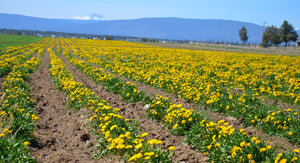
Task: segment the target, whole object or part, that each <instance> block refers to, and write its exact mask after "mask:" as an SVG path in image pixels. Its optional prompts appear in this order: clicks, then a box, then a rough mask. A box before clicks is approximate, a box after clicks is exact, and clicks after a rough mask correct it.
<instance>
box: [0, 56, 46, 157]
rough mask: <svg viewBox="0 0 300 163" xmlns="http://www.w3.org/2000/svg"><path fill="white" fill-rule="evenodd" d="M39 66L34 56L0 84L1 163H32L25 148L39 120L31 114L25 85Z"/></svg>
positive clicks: (31, 139)
mask: <svg viewBox="0 0 300 163" xmlns="http://www.w3.org/2000/svg"><path fill="white" fill-rule="evenodd" d="M39 64H40V59H39V58H38V57H33V58H32V59H31V60H29V61H26V62H25V63H24V64H21V65H15V67H14V68H13V70H12V72H10V73H9V75H8V76H7V78H6V81H5V82H4V83H3V85H2V92H3V94H2V96H1V99H0V104H1V105H0V109H1V111H0V129H1V131H0V160H1V162H35V158H34V157H32V156H30V151H29V147H28V145H30V142H31V141H33V140H34V138H33V137H32V136H31V134H32V133H33V131H34V124H35V123H36V121H37V120H38V119H39V117H38V116H36V115H35V114H33V110H32V108H33V105H34V104H33V101H32V99H31V98H30V95H29V86H28V85H27V84H26V83H25V81H26V80H29V73H32V72H33V71H34V70H35V69H36V68H37V67H38V65H39Z"/></svg>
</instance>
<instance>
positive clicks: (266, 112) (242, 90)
mask: <svg viewBox="0 0 300 163" xmlns="http://www.w3.org/2000/svg"><path fill="white" fill-rule="evenodd" d="M35 54H36V55H35ZM45 54H49V57H50V64H49V70H50V74H49V75H50V76H51V81H52V83H53V85H54V86H55V88H56V89H58V90H59V91H62V92H63V93H64V95H65V98H66V101H67V106H68V107H70V108H74V109H77V110H78V109H82V108H89V110H91V111H92V114H93V115H92V116H91V117H90V123H91V126H92V128H93V129H94V134H96V135H98V144H97V146H98V150H99V152H98V153H96V154H95V156H96V157H97V158H99V157H103V156H105V155H107V154H111V155H116V156H119V157H120V158H121V159H123V160H125V161H128V162H172V160H171V157H172V155H174V153H175V156H176V148H175V147H174V146H169V148H168V149H163V148H162V144H163V143H164V142H163V141H161V140H158V139H151V138H150V139H148V138H147V137H148V133H147V132H143V131H142V130H141V129H139V127H138V121H131V120H129V119H126V118H124V117H123V116H122V112H121V110H122V109H123V108H112V107H111V105H110V103H109V101H106V100H103V99H101V98H100V97H99V96H97V95H96V94H95V92H93V91H92V90H91V89H90V88H88V87H86V86H84V83H80V82H78V81H76V80H75V79H74V76H73V75H72V73H71V72H70V71H68V70H67V69H66V67H65V63H64V62H63V60H62V59H61V58H66V61H67V62H69V63H70V64H71V65H73V66H74V67H76V68H78V69H79V70H80V71H81V72H82V73H83V74H85V75H86V76H87V77H88V78H90V79H91V80H93V81H94V82H95V83H96V84H98V85H102V86H104V87H105V88H106V90H107V91H110V92H112V93H114V94H117V95H120V97H121V98H122V100H123V101H125V102H127V103H137V104H138V105H141V104H142V105H143V107H144V108H145V112H146V116H147V118H149V119H151V120H153V121H155V122H158V124H161V125H162V126H163V127H165V128H166V129H167V130H169V132H170V133H171V134H173V135H178V136H184V137H185V142H186V143H187V144H189V145H190V146H191V147H193V148H194V149H196V150H197V151H199V152H201V153H203V155H204V156H205V157H207V161H208V162H299V161H300V152H299V147H300V121H299V119H300V115H299V110H300V57H299V56H281V55H264V54H246V53H229V52H212V51H195V50H184V49H167V48H159V47H154V46H148V45H141V44H136V43H129V42H124V41H100V40H87V39H63V38H60V39H58V38H55V39H54V38H45V39H44V40H42V41H40V42H39V43H38V44H29V45H25V46H22V47H15V48H7V49H6V51H5V53H3V54H2V55H0V62H1V67H0V69H1V73H0V77H6V82H4V83H3V84H2V92H3V93H2V96H3V97H1V101H0V102H1V113H0V114H1V115H0V116H1V120H2V123H1V126H0V127H1V129H3V131H1V133H0V134H1V135H0V136H1V138H0V143H1V151H5V152H4V153H3V152H2V153H1V159H2V158H3V159H4V158H6V157H7V158H8V159H7V161H10V160H12V159H14V158H18V159H20V160H24V159H28V160H34V157H32V156H30V153H29V147H28V145H29V144H30V142H31V141H32V139H34V138H33V137H32V136H31V133H32V132H33V131H34V130H35V129H34V125H35V124H36V123H38V120H39V117H38V115H36V114H34V113H33V112H32V109H33V110H34V104H33V103H32V100H30V95H29V94H28V89H29V88H30V86H28V85H26V84H22V83H24V80H28V73H31V72H33V70H34V69H36V67H37V66H38V65H39V63H40V56H41V55H45ZM32 55H35V57H32ZM31 57H32V58H31ZM26 60H27V61H26ZM18 67H20V68H18ZM23 71H24V72H23ZM7 74H8V76H6V75H7ZM26 75H27V76H26ZM124 78H126V79H128V80H131V81H134V82H128V81H127V80H126V81H125V80H124ZM134 83H139V84H134ZM140 84H144V85H147V86H149V87H154V88H155V89H158V90H161V91H163V92H166V93H170V94H173V95H175V96H176V98H178V99H184V100H186V101H187V102H189V103H195V104H196V105H199V106H201V108H203V109H205V111H209V112H215V113H218V114H220V115H224V116H230V117H235V118H236V119H238V120H239V121H240V122H241V124H240V125H241V126H240V127H239V129H236V128H235V127H234V126H233V125H232V124H230V123H228V122H226V121H225V120H220V121H214V120H213V119H212V118H211V117H207V114H205V113H204V112H203V110H199V109H195V108H184V107H183V105H182V104H175V103H174V102H173V101H171V100H170V99H168V98H167V97H163V96H161V95H160V94H157V95H156V96H154V97H153V96H148V95H146V92H143V91H141V90H140V89H139V85H140ZM23 91H25V92H23ZM26 91H27V93H26ZM18 98H21V99H20V100H19V101H18V100H17V99H18ZM24 99H27V101H26V100H25V101H22V100H24ZM19 117H20V118H19ZM247 128H254V129H256V130H262V132H263V133H265V134H266V135H275V136H276V137H278V138H281V139H285V140H287V141H288V142H289V143H290V144H293V147H296V148H290V149H288V150H286V151H284V152H278V150H279V149H280V148H282V147H280V146H272V145H270V142H268V141H264V140H263V139H264V138H260V137H258V136H256V135H251V134H249V133H248V132H247V131H246V130H247ZM24 135H27V136H24ZM12 140H13V141H12ZM15 141H17V142H18V146H16V147H14V148H16V149H18V150H16V151H22V155H21V154H18V153H16V152H11V151H12V150H11V148H12V147H10V145H9V143H12V144H13V143H15V144H17V143H16V142H15ZM20 142H21V143H20ZM287 148H288V147H286V148H285V149H287ZM174 151H175V152H174ZM18 155H19V156H18ZM23 155H24V156H23Z"/></svg>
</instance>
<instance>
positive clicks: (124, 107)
mask: <svg viewBox="0 0 300 163" xmlns="http://www.w3.org/2000/svg"><path fill="white" fill-rule="evenodd" d="M59 57H60V58H61V59H62V60H63V61H64V63H66V68H67V69H68V70H69V71H70V72H71V73H72V74H73V75H74V78H75V80H76V81H78V82H81V83H84V84H85V86H87V87H88V88H90V89H92V90H93V91H94V92H95V93H96V94H97V95H98V96H99V97H100V98H102V99H104V100H106V101H108V102H109V103H110V105H111V107H113V108H120V109H121V115H122V116H124V117H125V118H128V119H131V120H133V119H139V127H140V128H141V130H142V131H143V132H148V134H149V136H148V138H149V139H159V140H162V141H163V147H164V148H165V149H167V148H168V147H169V146H171V145H173V146H175V147H176V151H175V156H174V157H173V158H172V161H174V162H205V160H206V159H207V157H204V156H203V154H202V153H199V152H196V151H195V150H194V149H192V148H191V147H190V146H188V145H187V144H183V143H182V142H183V137H180V136H174V135H172V134H170V133H169V131H168V130H166V129H164V128H163V127H162V126H161V125H160V124H159V123H157V122H153V121H151V120H149V119H148V118H146V110H145V109H144V108H143V106H142V105H141V103H130V104H127V103H126V102H124V101H122V99H121V97H120V96H119V95H115V94H113V93H111V92H108V91H107V90H106V89H105V87H103V86H101V85H96V84H95V83H94V82H93V81H92V80H91V79H89V78H88V77H87V76H85V75H84V74H83V73H82V72H81V71H80V70H79V69H77V68H76V67H74V66H72V65H71V64H70V63H69V62H68V61H67V59H66V58H65V57H64V56H62V55H59Z"/></svg>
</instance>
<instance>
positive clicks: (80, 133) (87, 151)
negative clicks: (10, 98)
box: [29, 54, 96, 162]
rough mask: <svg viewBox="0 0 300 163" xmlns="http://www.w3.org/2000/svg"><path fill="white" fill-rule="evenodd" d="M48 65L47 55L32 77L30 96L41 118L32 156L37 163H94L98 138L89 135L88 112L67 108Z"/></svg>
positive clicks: (42, 58)
mask: <svg viewBox="0 0 300 163" xmlns="http://www.w3.org/2000/svg"><path fill="white" fill-rule="evenodd" d="M49 63H50V58H49V55H48V54H44V55H43V56H42V57H41V64H40V66H39V68H38V69H37V70H36V71H35V72H34V73H33V74H31V75H30V82H29V84H30V88H31V90H30V95H31V98H32V99H33V101H34V102H35V104H36V106H35V112H36V113H38V116H39V117H40V119H39V124H38V125H37V126H36V130H37V131H36V132H35V133H34V136H35V137H36V138H37V140H38V141H37V142H35V143H33V144H32V147H33V148H32V155H34V156H37V157H36V158H37V161H38V162H94V160H92V154H93V151H94V150H95V148H94V146H93V144H94V143H95V139H96V136H93V135H90V134H88V131H89V128H88V127H87V124H88V119H89V118H88V116H87V112H86V109H82V110H80V111H78V112H75V111H74V110H70V109H69V110H68V109H67V108H66V106H65V98H64V95H63V94H62V93H61V92H59V91H58V90H56V89H55V88H54V87H53V85H52V83H51V79H50V74H49V68H48V65H49Z"/></svg>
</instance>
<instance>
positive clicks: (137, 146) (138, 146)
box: [134, 143, 143, 149]
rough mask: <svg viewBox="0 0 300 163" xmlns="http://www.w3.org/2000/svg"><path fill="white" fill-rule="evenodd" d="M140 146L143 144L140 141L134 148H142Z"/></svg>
mask: <svg viewBox="0 0 300 163" xmlns="http://www.w3.org/2000/svg"><path fill="white" fill-rule="evenodd" d="M142 146H143V144H142V143H139V144H138V145H136V146H135V147H134V148H135V149H140V148H142Z"/></svg>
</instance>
